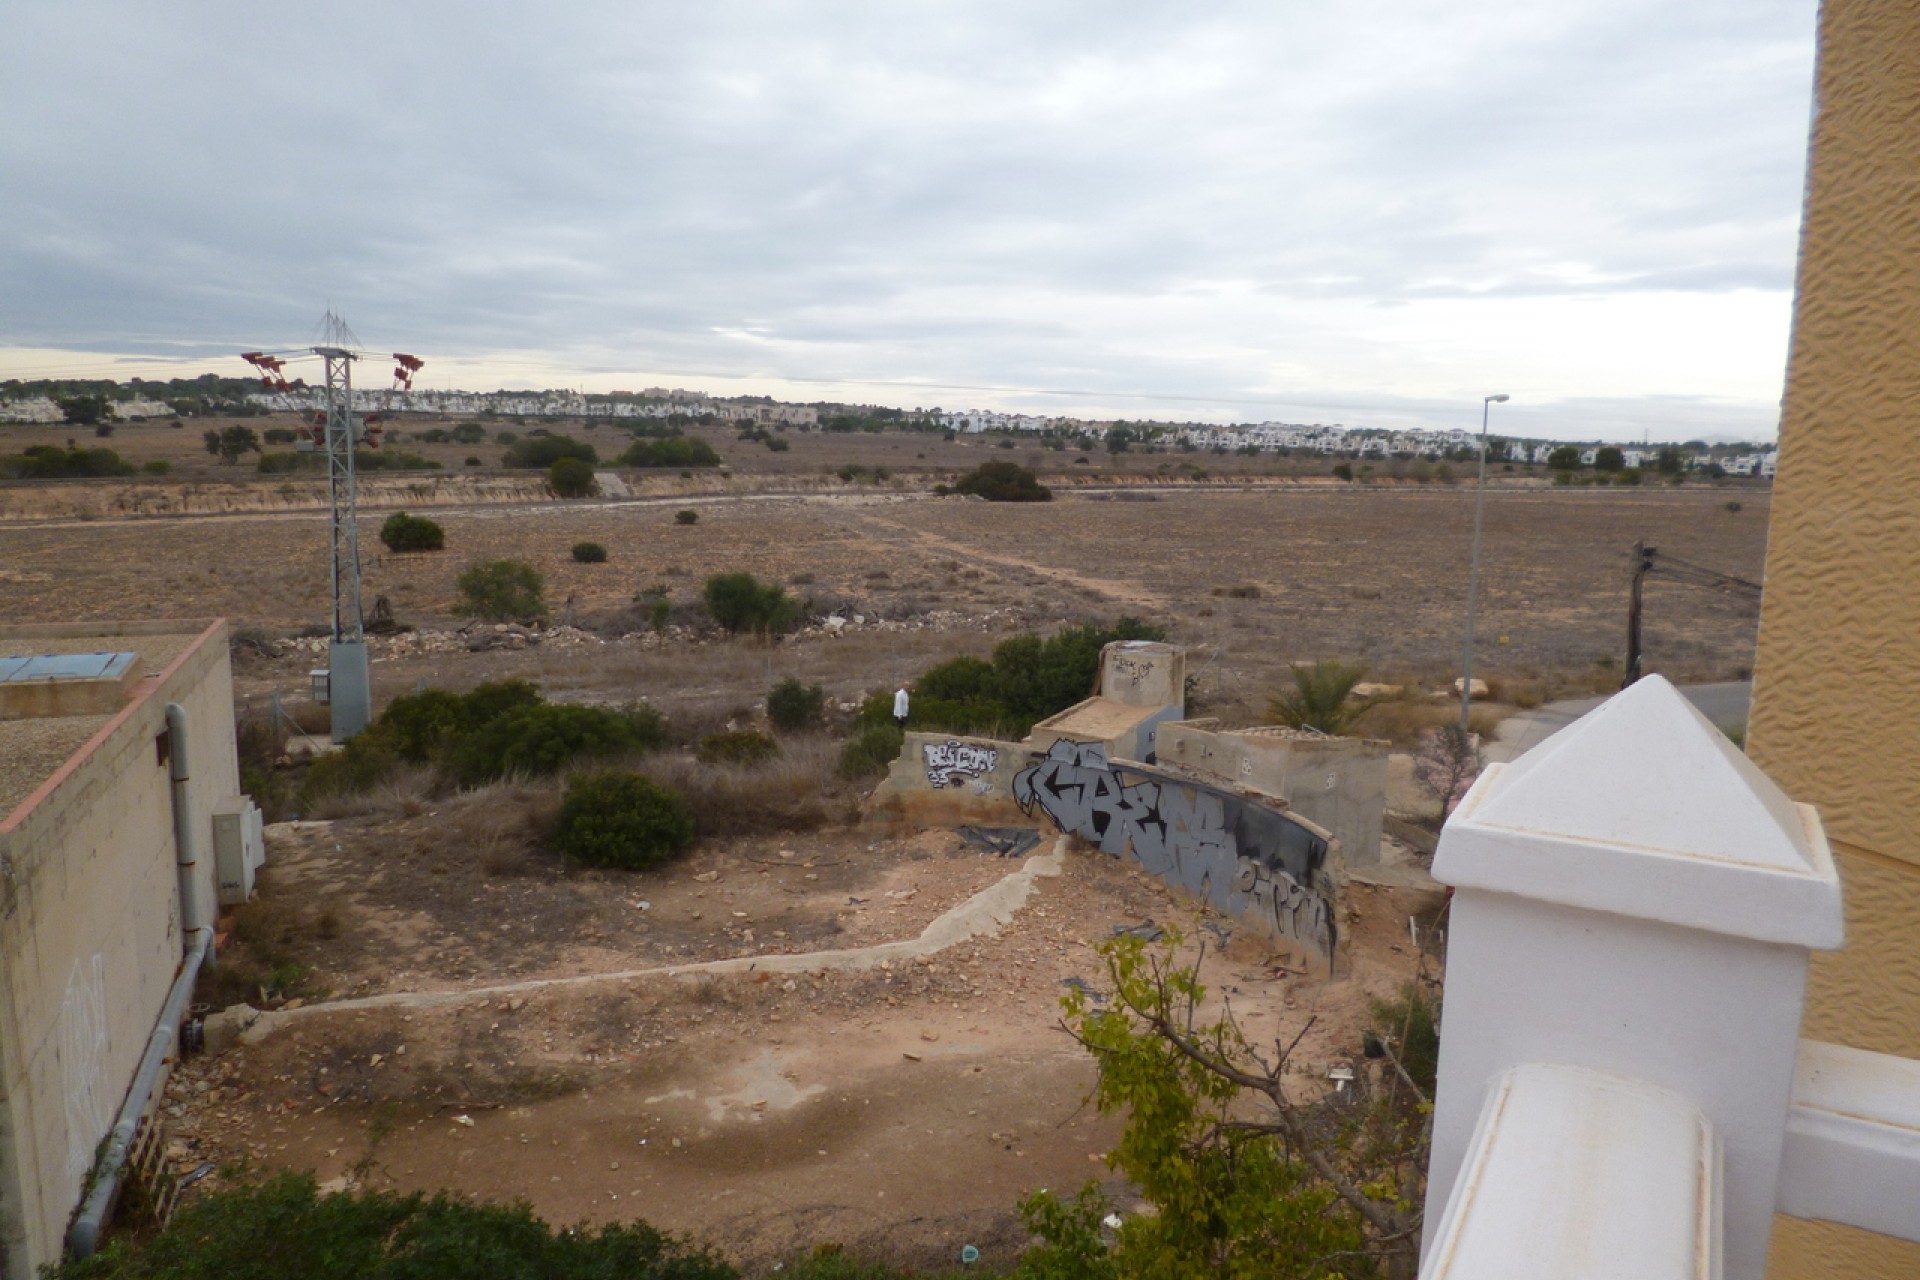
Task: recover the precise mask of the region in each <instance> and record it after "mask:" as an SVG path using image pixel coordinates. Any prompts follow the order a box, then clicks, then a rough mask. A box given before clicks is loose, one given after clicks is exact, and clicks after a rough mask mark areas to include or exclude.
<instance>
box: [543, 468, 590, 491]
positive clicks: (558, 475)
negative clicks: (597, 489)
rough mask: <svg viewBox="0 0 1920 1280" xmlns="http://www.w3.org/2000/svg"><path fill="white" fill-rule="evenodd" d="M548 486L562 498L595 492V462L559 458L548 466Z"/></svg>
mask: <svg viewBox="0 0 1920 1280" xmlns="http://www.w3.org/2000/svg"><path fill="white" fill-rule="evenodd" d="M547 486H548V487H549V488H551V489H552V490H553V491H554V493H556V494H558V495H559V496H560V497H562V498H585V497H587V496H589V495H591V494H592V493H593V463H591V462H589V461H587V460H586V459H585V458H558V459H556V460H555V461H554V463H553V465H552V466H551V467H548V468H547Z"/></svg>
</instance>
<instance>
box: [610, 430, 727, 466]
mask: <svg viewBox="0 0 1920 1280" xmlns="http://www.w3.org/2000/svg"><path fill="white" fill-rule="evenodd" d="M620 465H622V466H625V467H717V466H719V465H720V455H719V454H717V453H715V452H714V451H713V446H712V445H710V444H708V443H707V442H706V441H705V440H690V439H688V438H686V437H684V436H678V437H674V438H672V439H667V440H635V441H634V442H633V443H632V444H631V445H629V446H628V447H627V451H626V452H625V453H623V454H621V455H620Z"/></svg>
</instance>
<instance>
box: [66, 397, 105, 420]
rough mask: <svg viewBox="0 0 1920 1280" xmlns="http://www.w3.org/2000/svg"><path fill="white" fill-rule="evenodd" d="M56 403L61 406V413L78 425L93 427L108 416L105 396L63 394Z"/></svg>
mask: <svg viewBox="0 0 1920 1280" xmlns="http://www.w3.org/2000/svg"><path fill="white" fill-rule="evenodd" d="M55 403H57V404H58V405H59V406H60V413H61V415H62V416H63V417H64V418H65V419H66V420H67V421H68V422H69V423H71V424H72V425H73V426H76V427H91V426H94V425H95V424H97V423H100V422H104V421H106V418H107V413H108V406H107V398H106V397H105V396H98V395H95V396H61V397H60V398H59V399H58V400H57V401H55Z"/></svg>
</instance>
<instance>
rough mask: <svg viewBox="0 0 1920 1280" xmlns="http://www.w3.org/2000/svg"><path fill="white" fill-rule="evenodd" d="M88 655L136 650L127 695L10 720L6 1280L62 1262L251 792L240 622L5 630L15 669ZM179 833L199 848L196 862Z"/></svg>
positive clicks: (2, 895) (6, 741)
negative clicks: (223, 847)
mask: <svg viewBox="0 0 1920 1280" xmlns="http://www.w3.org/2000/svg"><path fill="white" fill-rule="evenodd" d="M82 655H85V656H86V659H85V660H82V661H78V662H76V663H73V664H69V665H72V666H76V667H84V666H86V665H87V662H88V661H91V662H92V663H93V665H95V666H98V667H99V668H100V669H101V670H102V671H106V670H108V669H110V668H111V667H112V666H113V665H114V661H117V659H115V660H108V659H106V658H104V656H103V655H126V657H125V659H124V669H125V673H126V675H127V676H128V680H129V682H128V683H127V684H126V685H125V687H124V689H122V690H120V691H119V692H118V693H117V695H116V697H115V698H114V700H113V702H112V704H111V705H105V706H92V705H90V707H89V708H88V709H80V710H76V708H75V707H74V706H71V705H68V704H67V703H66V702H65V701H63V700H62V699H61V698H59V697H56V696H54V691H47V692H45V693H44V695H43V696H38V697H35V696H31V695H29V696H23V697H21V698H20V699H17V700H16V701H15V702H14V703H12V704H11V705H12V706H14V707H15V708H16V709H18V708H26V709H28V710H32V709H34V708H36V707H37V708H39V709H42V710H44V711H47V712H50V713H51V714H16V715H13V716H11V717H10V718H5V719H0V1265H3V1267H4V1272H3V1273H4V1274H5V1275H7V1276H19V1277H27V1276H34V1275H37V1274H38V1273H39V1269H40V1268H41V1267H42V1266H44V1265H45V1264H47V1263H49V1262H53V1261H55V1260H56V1259H57V1258H58V1257H59V1254H60V1251H61V1247H62V1241H63V1237H64V1236H65V1234H66V1232H67V1230H68V1225H69V1221H70V1220H71V1219H72V1217H73V1215H74V1212H75V1209H76V1207H77V1206H78V1205H79V1203H80V1200H81V1197H82V1195H83V1194H85V1192H86V1190H87V1188H88V1185H89V1179H90V1177H91V1175H92V1172H93V1170H94V1166H95V1162H96V1156H97V1155H98V1153H99V1152H100V1150H101V1147H102V1141H103V1139H105V1138H107V1137H108V1135H109V1132H110V1131H111V1130H113V1129H114V1128H115V1123H116V1118H117V1117H118V1115H119V1113H120V1112H121V1109H122V1106H123V1103H124V1102H125V1100H126V1096H127V1093H128V1089H129V1085H130V1083H131V1082H132V1081H133V1079H134V1077H135V1075H136V1073H137V1072H138V1071H139V1070H140V1068H141V1065H142V1063H143V1061H144V1060H145V1059H146V1058H147V1057H148V1054H149V1049H150V1047H151V1039H152V1037H153V1036H154V1033H155V1027H156V1022H158V1021H160V1020H161V1014H162V1011H163V1008H166V1007H169V1002H170V998H171V997H172V996H173V994H174V991H175V986H176V978H177V977H178V976H179V975H181V973H182V972H183V954H184V953H185V952H186V951H187V949H188V946H189V944H190V942H192V941H193V939H191V938H189V937H188V936H187V934H188V931H189V928H190V927H193V926H204V924H206V923H208V922H210V917H211V910H212V903H213V902H214V900H215V884H214V862H213V857H212V847H213V815H214V813H215V811H216V809H219V808H222V807H225V808H226V809H228V810H232V809H234V808H235V807H237V805H238V794H239V790H240V786H239V772H238V766H237V762H236V757H235V751H234V721H233V683H232V671H231V668H230V665H229V661H228V653H227V631H226V624H225V623H224V622H222V621H211V622H208V621H198V622H192V623H183V622H161V623H139V624H128V625H120V626H103V625H97V624H86V625H78V626H63V627H35V628H20V627H14V628H0V664H4V663H6V661H7V660H8V659H12V658H45V657H49V656H54V657H59V656H65V657H68V658H76V659H77V658H80V657H81V656H82ZM52 665H53V666H54V667H55V668H59V667H60V664H58V663H55V664H52ZM118 678H119V677H118V674H117V673H116V674H115V675H114V676H113V677H112V679H114V680H117V679H118ZM96 683H97V682H96ZM101 692H102V691H101V690H100V689H97V688H96V689H95V690H93V693H92V695H91V696H98V695H99V694H100V693H101ZM170 720H171V723H170ZM183 753H184V754H183ZM189 762H190V764H191V776H190V777H188V778H185V779H180V778H178V777H177V774H178V773H179V772H180V771H181V766H182V765H183V763H189ZM176 831H186V832H188V833H190V843H197V846H198V853H199V858H198V861H197V862H195V863H193V864H192V865H189V866H185V867H183V866H182V865H181V861H182V850H181V848H180V847H179V843H178V842H177V839H176ZM192 852H193V850H191V849H190V850H188V851H187V853H188V856H191V854H192ZM196 912H197V913H198V914H197V915H196V914H195V913H196ZM207 937H208V940H210V933H209V934H208V935H207Z"/></svg>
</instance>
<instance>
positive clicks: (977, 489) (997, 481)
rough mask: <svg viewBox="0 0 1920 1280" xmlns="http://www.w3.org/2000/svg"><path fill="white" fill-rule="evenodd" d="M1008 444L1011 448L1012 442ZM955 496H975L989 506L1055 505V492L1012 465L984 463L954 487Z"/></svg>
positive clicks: (1027, 472)
mask: <svg viewBox="0 0 1920 1280" xmlns="http://www.w3.org/2000/svg"><path fill="white" fill-rule="evenodd" d="M1006 443H1008V444H1011V443H1012V442H1011V441H1007V442H1006ZM952 492H954V493H966V494H972V495H974V496H975V497H980V498H985V499H986V500H987V501H988V502H1051V501H1052V500H1053V490H1051V489H1049V488H1047V486H1045V485H1043V484H1041V483H1040V481H1039V480H1037V479H1035V478H1034V474H1033V472H1031V471H1029V470H1027V469H1026V468H1025V467H1023V466H1020V465H1019V464H1017V463H1012V462H983V463H981V464H980V465H979V466H978V467H976V468H974V469H973V470H972V471H969V472H968V473H967V474H966V475H964V476H961V477H960V479H959V480H958V481H956V482H955V483H954V486H953V490H952Z"/></svg>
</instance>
